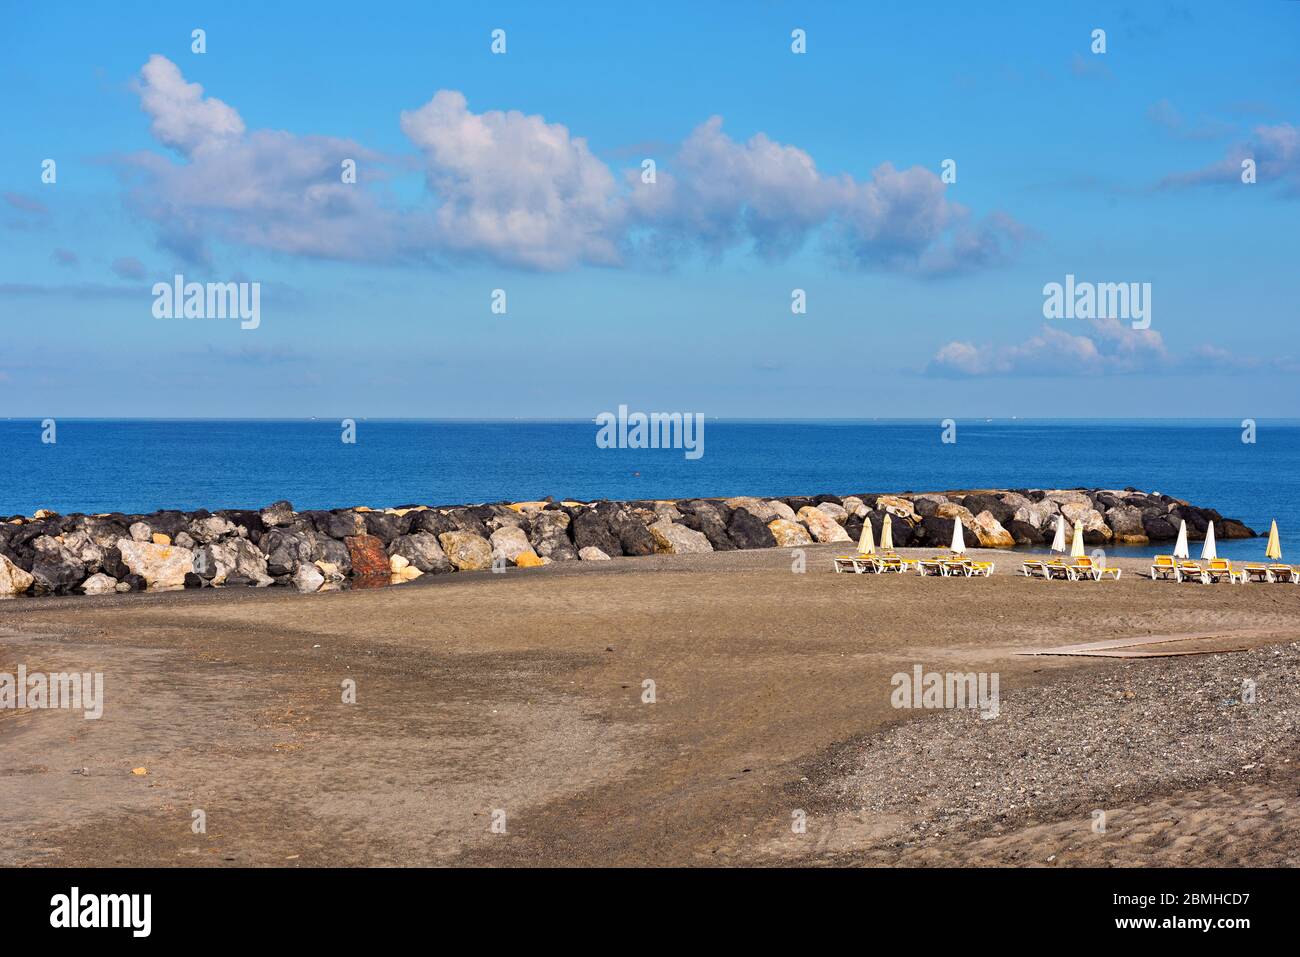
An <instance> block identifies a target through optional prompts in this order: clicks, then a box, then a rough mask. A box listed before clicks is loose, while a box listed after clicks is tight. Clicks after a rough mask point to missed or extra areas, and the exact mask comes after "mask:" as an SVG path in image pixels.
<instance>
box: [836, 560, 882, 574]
mask: <svg viewBox="0 0 1300 957" xmlns="http://www.w3.org/2000/svg"><path fill="white" fill-rule="evenodd" d="M877 561H878V560H877V558H876V556H875V555H836V556H835V571H837V572H855V573H856V574H859V575H861V574H863V573H865V572H878V571H880V566H879V565H878V564H877Z"/></svg>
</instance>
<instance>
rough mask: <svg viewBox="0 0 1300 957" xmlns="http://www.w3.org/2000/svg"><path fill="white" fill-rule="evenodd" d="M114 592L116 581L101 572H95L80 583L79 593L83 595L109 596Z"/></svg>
mask: <svg viewBox="0 0 1300 957" xmlns="http://www.w3.org/2000/svg"><path fill="white" fill-rule="evenodd" d="M116 591H117V579H116V578H113V577H112V576H110V575H105V574H104V573H103V572H97V573H96V574H94V575H91V576H90V577H89V578H87V579H86V580H85V581H84V582H82V583H81V593H82V594H84V595H111V594H114V593H115V592H116Z"/></svg>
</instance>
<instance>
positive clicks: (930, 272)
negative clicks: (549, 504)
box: [0, 0, 1300, 419]
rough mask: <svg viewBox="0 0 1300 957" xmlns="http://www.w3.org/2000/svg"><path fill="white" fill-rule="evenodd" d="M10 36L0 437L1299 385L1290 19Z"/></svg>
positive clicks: (411, 8)
mask: <svg viewBox="0 0 1300 957" xmlns="http://www.w3.org/2000/svg"><path fill="white" fill-rule="evenodd" d="M0 24H2V28H0V115H2V116H3V117H4V123H3V136H2V140H0V142H2V143H3V145H2V147H0V242H2V243H3V256H2V257H0V416H9V417H36V418H39V417H45V416H52V417H58V416H64V417H75V416H122V417H146V416H159V417H245V416H248V417H305V416H313V415H316V416H321V417H345V416H350V417H355V418H359V417H363V416H368V417H413V418H414V417H420V418H429V417H465V418H512V417H521V418H551V417H555V418H582V419H587V418H591V417H594V416H595V415H597V414H598V413H600V412H601V411H606V410H615V409H617V408H618V406H620V405H627V406H629V407H630V408H631V409H634V410H636V409H640V410H645V411H666V412H670V411H683V412H700V413H703V414H705V415H707V416H720V417H754V418H818V417H854V418H870V417H874V416H880V417H930V416H933V417H937V418H942V417H949V416H951V417H957V418H960V417H962V416H1013V415H1020V416H1039V417H1041V416H1088V417H1095V416H1103V417H1106V416H1115V417H1139V416H1140V417H1148V416H1169V417H1183V416H1223V417H1236V416H1243V417H1245V416H1258V417H1268V416H1277V415H1286V414H1292V412H1293V410H1294V409H1295V408H1296V406H1297V401H1296V400H1297V399H1298V398H1300V376H1297V375H1296V372H1297V370H1300V345H1297V343H1296V335H1295V330H1296V328H1297V320H1298V319H1300V312H1298V310H1297V305H1296V304H1297V301H1298V298H1300V268H1298V267H1297V249H1298V248H1300V244H1298V243H1297V240H1296V230H1297V225H1300V3H1287V2H1250V3H1242V4H1213V3H1202V2H1196V3H1162V2H1147V3H1134V4H1097V3H1090V4H1070V3H1052V4H1043V3H1009V4H998V5H996V9H992V8H987V7H976V6H974V5H970V4H958V3H942V2H941V3H933V4H926V5H924V7H918V6H916V5H915V4H894V3H889V4H882V3H872V4H861V3H854V4H849V3H831V2H827V3H819V4H816V5H808V4H786V3H771V2H769V3H739V2H737V3H717V4H701V3H672V2H658V3H655V4H650V5H626V4H624V5H617V6H616V5H610V4H597V3H590V4H584V3H566V4H541V3H518V4H507V3H492V4H487V3H485V4H474V5H468V4H459V5H453V4H444V3H429V2H424V3H410V4H406V3H400V2H395V3H390V4H384V5H382V6H380V7H374V8H367V7H364V6H357V5H356V4H352V3H347V4H343V3H332V2H329V0H324V2H315V3H312V4H311V5H305V4H287V3H286V4H262V3H242V2H224V3H220V4H218V3H174V4H167V5H166V6H163V5H158V4H152V3H141V2H131V0H124V2H121V3H114V4H112V5H94V6H91V5H89V4H87V5H84V6H83V5H47V4H43V5H31V4H19V3H17V2H11V0H3V2H0ZM195 30H202V31H203V33H202V35H201V38H202V43H201V44H198V43H197V42H196V40H195V35H194V31H195ZM496 31H502V32H500V33H497V32H496ZM1097 31H1104V33H1103V34H1098V33H1097ZM494 38H495V39H494ZM1102 41H1104V50H1102V49H1100V45H1101V42H1102ZM494 44H495V46H496V47H497V51H501V49H502V46H503V45H504V49H503V51H502V52H497V51H494V49H493V47H494ZM196 46H201V47H202V51H201V52H199V51H198V50H196ZM800 50H802V52H799V51H800ZM49 160H53V167H52V170H51V167H50V164H49V163H48V162H47V161H49ZM646 161H653V176H651V175H650V174H651V170H650V169H649V168H647V166H646ZM349 163H351V164H354V167H355V171H356V175H355V182H349V181H346V180H347V178H348V177H347V175H346V173H347V168H348V167H349ZM1243 163H1247V164H1249V165H1251V166H1252V167H1253V171H1254V176H1253V179H1254V182H1244V181H1243V177H1244V175H1245V173H1244V167H1243ZM51 172H52V174H53V175H51ZM46 180H52V181H46ZM177 275H180V276H183V277H184V278H183V282H186V283H200V284H208V283H241V284H245V283H246V284H248V285H247V286H245V287H244V289H245V292H246V293H247V294H250V295H251V290H252V289H253V284H257V290H258V296H259V299H258V304H259V309H258V314H257V319H256V322H255V323H254V322H247V321H246V322H240V321H239V320H238V319H230V318H225V319H222V318H214V317H205V318H185V317H184V316H183V315H182V316H177V317H172V318H166V317H164V318H159V316H158V315H157V313H158V312H159V310H160V309H162V308H163V306H162V305H161V304H160V303H161V298H160V297H161V295H162V294H161V293H160V292H159V291H158V290H160V289H161V288H162V287H170V286H171V285H172V284H173V283H174V281H175V277H176V276H177ZM1067 276H1073V277H1074V282H1075V283H1076V284H1097V285H1101V284H1130V283H1134V284H1137V285H1136V286H1135V287H1126V288H1132V289H1134V290H1135V291H1136V293H1137V295H1138V296H1139V297H1140V298H1137V299H1135V300H1134V303H1137V302H1142V303H1144V304H1145V305H1146V306H1147V307H1149V308H1146V309H1145V310H1144V313H1145V318H1143V316H1140V315H1136V314H1134V313H1133V310H1132V309H1130V310H1129V311H1127V312H1124V311H1122V310H1119V309H1118V306H1119V305H1120V303H1119V302H1118V300H1116V301H1115V302H1112V303H1110V305H1111V306H1112V307H1115V308H1111V309H1110V310H1100V311H1101V312H1106V313H1107V314H1106V315H1095V316H1093V317H1091V318H1086V317H1083V318H1081V317H1078V316H1074V317H1063V318H1048V317H1047V315H1046V314H1045V307H1044V303H1045V299H1046V298H1047V295H1046V294H1045V289H1046V288H1049V284H1052V283H1058V284H1061V285H1062V286H1064V285H1065V283H1066V281H1067V280H1066V277H1067ZM1147 284H1149V285H1147ZM204 288H206V285H205V287H204ZM1148 290H1149V292H1148ZM800 301H802V303H803V305H804V309H803V311H796V308H795V307H796V306H797V304H798V303H799V302H800ZM494 306H495V309H494ZM502 309H503V310H504V311H501V310H502ZM246 326H247V328H245V327H246ZM253 326H255V327H253Z"/></svg>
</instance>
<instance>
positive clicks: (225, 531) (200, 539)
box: [189, 515, 237, 545]
mask: <svg viewBox="0 0 1300 957" xmlns="http://www.w3.org/2000/svg"><path fill="white" fill-rule="evenodd" d="M236 530H237V526H236V525H235V523H234V522H232V521H230V520H229V519H225V518H222V517H221V516H220V515H209V516H208V517H207V518H200V519H196V520H195V521H193V522H190V528H189V534H190V537H191V538H193V539H194V541H195V542H197V543H198V544H200V545H206V544H208V543H209V542H215V541H216V540H217V539H219V538H222V537H223V536H226V535H234V534H235V533H236Z"/></svg>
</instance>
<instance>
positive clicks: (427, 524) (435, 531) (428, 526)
mask: <svg viewBox="0 0 1300 957" xmlns="http://www.w3.org/2000/svg"><path fill="white" fill-rule="evenodd" d="M412 515H413V517H412V518H411V527H410V531H411V533H415V532H428V533H429V534H430V535H433V536H434V537H437V536H439V535H441V534H442V533H443V532H456V531H459V530H460V528H459V526H458V525H457V524H456V523H455V522H453V521H452V520H451V519H450V518H448V517H447V516H446V515H443V514H442V512H439V511H438V510H436V509H432V508H429V509H425V510H424V511H422V512H414V513H412Z"/></svg>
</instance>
